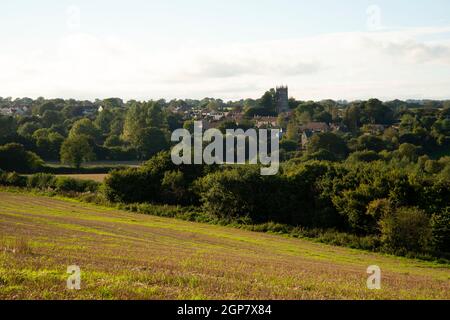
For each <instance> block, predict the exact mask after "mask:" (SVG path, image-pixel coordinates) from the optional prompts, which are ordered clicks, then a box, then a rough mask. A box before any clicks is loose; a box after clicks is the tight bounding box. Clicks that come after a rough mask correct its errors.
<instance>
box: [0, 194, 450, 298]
mask: <svg viewBox="0 0 450 320" xmlns="http://www.w3.org/2000/svg"><path fill="white" fill-rule="evenodd" d="M0 249H1V250H0V299H450V267H449V266H448V265H439V264H435V263H431V262H424V261H417V260H410V259H406V258H400V257H392V256H386V255H380V254H375V253H368V252H363V251H357V250H352V249H347V248H340V247H333V246H328V245H323V244H318V243H314V242H310V241H307V240H299V239H293V238H286V237H282V236H279V235H270V234H264V233H254V232H249V231H244V230H239V229H234V228H228V227H220V226H213V225H205V224H199V223H191V222H185V221H180V220H176V219H167V218H160V217H154V216H147V215H139V214H135V213H129V212H122V211H118V210H114V209H110V208H103V207H97V206H93V205H88V204H82V203H78V202H75V201H69V200H64V199H55V198H47V197H40V196H33V195H26V194H19V193H7V192H0ZM69 265H78V266H79V267H80V268H81V290H68V289H66V279H67V276H68V274H66V270H67V266H69ZM369 265H378V266H379V267H380V268H381V270H382V280H381V290H368V289H367V287H366V279H367V277H368V275H367V274H366V268H367V267H368V266H369Z"/></svg>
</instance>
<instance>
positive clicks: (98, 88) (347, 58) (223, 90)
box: [0, 28, 450, 99]
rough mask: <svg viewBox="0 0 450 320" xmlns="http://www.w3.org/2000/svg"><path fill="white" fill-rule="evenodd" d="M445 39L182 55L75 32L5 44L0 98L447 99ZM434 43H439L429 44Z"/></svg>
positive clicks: (378, 38)
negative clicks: (267, 93) (281, 94)
mask: <svg viewBox="0 0 450 320" xmlns="http://www.w3.org/2000/svg"><path fill="white" fill-rule="evenodd" d="M449 31H450V28H422V29H399V30H382V31H379V32H359V33H358V32H352V33H336V34H324V35H318V36H315V37H309V38H301V39H290V40H280V41H270V42H256V43H246V44H228V43H226V44H223V45H222V46H221V47H214V48H210V47H204V46H203V47H202V46H200V45H199V46H198V47H194V46H192V47H189V48H186V47H185V48H178V49H176V50H174V49H168V48H164V47H163V46H159V45H158V43H153V44H152V45H145V42H144V41H143V42H142V43H133V42H131V41H126V40H124V39H121V38H118V37H100V36H95V35H92V34H86V33H69V34H67V35H66V36H64V37H63V38H62V39H60V41H58V42H56V43H51V44H48V43H47V44H40V45H37V44H36V43H34V44H23V43H22V44H17V43H9V46H8V47H9V48H10V49H9V50H5V51H4V52H3V53H0V70H1V72H0V84H1V86H0V95H3V96H31V97H37V96H46V97H64V98H69V97H73V98H80V99H84V98H89V99H93V98H96V97H100V98H101V97H109V96H120V97H123V98H125V99H131V98H136V99H150V98H159V97H165V98H175V97H179V98H182V97H196V98H201V97H204V96H215V97H220V98H224V99H238V98H246V97H258V96H260V95H261V94H262V93H263V91H264V90H265V89H267V88H270V87H273V86H275V85H277V84H288V85H289V86H290V93H291V94H292V95H294V96H296V97H297V98H299V99H321V98H336V99H340V98H345V99H359V98H368V97H379V98H382V99H392V98H413V97H418V98H420V97H430V98H449V97H450V77H448V74H450V73H449V72H450V41H449V40H448V37H447V38H446V37H445V35H446V33H448V32H449ZM433 35H440V37H438V39H437V40H436V39H434V40H426V39H428V38H430V36H433ZM442 35H444V37H442ZM424 38H425V39H424ZM439 38H440V39H439ZM194 48H195V49H194Z"/></svg>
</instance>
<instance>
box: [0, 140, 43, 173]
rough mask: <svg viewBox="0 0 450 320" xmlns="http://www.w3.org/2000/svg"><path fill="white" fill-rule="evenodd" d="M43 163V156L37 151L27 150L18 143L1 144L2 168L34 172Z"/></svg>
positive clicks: (0, 160)
mask: <svg viewBox="0 0 450 320" xmlns="http://www.w3.org/2000/svg"><path fill="white" fill-rule="evenodd" d="M42 164H43V161H42V159H41V158H39V157H38V156H37V155H36V154H35V153H33V152H30V151H26V150H25V147H24V146H23V145H21V144H18V143H9V144H6V145H4V146H0V168H1V169H3V170H5V171H17V172H23V173H28V172H33V171H35V170H37V169H38V168H40V167H41V166H42Z"/></svg>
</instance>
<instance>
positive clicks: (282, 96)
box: [276, 86, 289, 113]
mask: <svg viewBox="0 0 450 320" xmlns="http://www.w3.org/2000/svg"><path fill="white" fill-rule="evenodd" d="M276 99H277V112H278V113H283V112H288V111H289V103H288V87H287V86H281V87H277V93H276Z"/></svg>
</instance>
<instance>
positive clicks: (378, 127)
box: [363, 124, 386, 134]
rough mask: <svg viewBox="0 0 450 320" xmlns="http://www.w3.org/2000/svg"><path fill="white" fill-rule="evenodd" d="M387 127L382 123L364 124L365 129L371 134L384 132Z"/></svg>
mask: <svg viewBox="0 0 450 320" xmlns="http://www.w3.org/2000/svg"><path fill="white" fill-rule="evenodd" d="M385 129H386V127H385V126H384V125H382V124H366V125H364V126H363V131H365V132H366V133H370V134H380V133H383V132H384V130H385Z"/></svg>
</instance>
